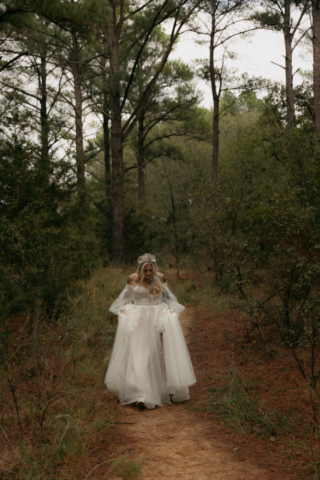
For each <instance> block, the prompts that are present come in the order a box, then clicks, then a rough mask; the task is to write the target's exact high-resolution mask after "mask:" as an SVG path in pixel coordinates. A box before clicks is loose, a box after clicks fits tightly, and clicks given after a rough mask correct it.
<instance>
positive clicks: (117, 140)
mask: <svg viewBox="0 0 320 480" xmlns="http://www.w3.org/2000/svg"><path fill="white" fill-rule="evenodd" d="M109 18H110V20H111V24H110V26H111V29H110V30H111V31H110V36H109V39H110V40H109V42H110V43H109V45H110V48H109V51H110V81H109V87H110V113H111V155H112V238H111V260H112V261H113V262H115V263H122V262H123V260H124V257H123V254H124V251H123V250H124V239H123V221H124V189H123V184H124V171H123V135H122V125H121V104H120V81H119V58H118V49H119V40H118V36H117V31H116V26H115V25H114V22H115V16H113V14H111V15H110V17H109Z"/></svg>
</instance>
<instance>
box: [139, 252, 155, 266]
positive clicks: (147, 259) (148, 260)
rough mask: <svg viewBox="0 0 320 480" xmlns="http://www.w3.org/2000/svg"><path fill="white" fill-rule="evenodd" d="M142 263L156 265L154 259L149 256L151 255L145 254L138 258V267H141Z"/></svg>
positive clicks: (152, 256)
mask: <svg viewBox="0 0 320 480" xmlns="http://www.w3.org/2000/svg"><path fill="white" fill-rule="evenodd" d="M142 263H152V264H153V265H154V264H155V263H156V257H155V256H154V255H151V253H145V254H144V255H141V257H139V258H138V265H142Z"/></svg>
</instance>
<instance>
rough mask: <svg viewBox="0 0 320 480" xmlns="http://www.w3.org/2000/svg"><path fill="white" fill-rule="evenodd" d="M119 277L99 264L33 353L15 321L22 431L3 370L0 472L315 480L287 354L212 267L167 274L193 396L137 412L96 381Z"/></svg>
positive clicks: (305, 416)
mask: <svg viewBox="0 0 320 480" xmlns="http://www.w3.org/2000/svg"><path fill="white" fill-rule="evenodd" d="M127 277H128V271H123V272H121V271H120V272H119V271H117V270H115V269H111V268H110V269H101V270H99V271H97V272H96V273H95V275H94V276H93V277H92V279H90V281H88V282H87V284H86V285H85V287H84V291H83V293H81V295H79V297H77V298H75V300H74V306H73V309H72V313H71V314H70V316H69V317H66V318H65V319H63V318H62V320H61V321H60V322H59V323H57V322H44V323H42V324H41V328H40V329H39V331H38V337H37V338H38V344H37V345H36V346H37V349H38V350H37V355H34V353H33V352H34V349H35V346H34V343H33V341H34V336H33V335H30V331H29V330H28V328H27V322H26V319H25V318H24V317H23V316H21V317H19V316H17V317H16V318H15V319H14V322H12V324H11V329H12V332H13V333H12V338H13V341H14V343H13V346H14V347H15V348H16V346H17V345H18V346H19V348H20V350H19V349H18V348H16V350H17V351H19V357H17V359H16V360H15V363H13V364H12V365H11V367H10V368H11V370H9V371H8V372H7V373H6V372H5V373H6V375H8V379H9V380H10V378H11V377H10V376H9V375H12V379H14V381H15V385H17V387H16V390H15V392H16V397H17V399H18V404H17V405H18V408H19V412H20V418H21V427H22V428H20V429H19V425H18V422H17V418H16V417H17V416H16V409H15V406H14V402H13V398H12V392H11V391H10V389H9V388H8V379H7V378H6V376H4V375H3V376H2V377H1V378H2V380H1V382H2V383H1V382H0V386H1V387H2V390H1V391H2V397H1V398H0V407H1V408H0V413H1V415H0V420H1V422H0V478H1V479H6V480H42V479H48V480H56V479H61V480H79V479H83V480H98V479H99V480H103V479H105V480H106V479H108V480H115V478H118V479H119V478H122V479H123V480H132V479H134V478H136V479H140V478H141V480H146V479H149V480H160V479H161V480H162V479H166V480H173V479H179V480H180V479H181V480H192V479H194V480H204V479H210V480H219V479H221V480H241V479H244V478H245V479H247V480H251V479H252V480H258V479H259V480H284V479H288V480H319V479H320V475H319V471H318V470H319V466H320V443H319V441H318V440H317V439H316V438H315V434H314V430H313V422H312V409H311V406H310V397H309V391H308V388H307V386H306V383H305V382H304V380H303V378H302V376H301V374H300V372H299V371H298V369H297V365H296V364H295V363H294V359H293V358H292V357H290V355H289V353H290V352H288V351H286V350H285V349H284V348H283V347H282V346H281V344H280V343H279V342H278V340H277V338H278V337H277V332H276V331H272V330H271V329H270V330H268V332H267V333H268V338H269V339H270V343H271V345H272V352H271V354H268V353H267V352H266V348H265V345H264V343H263V341H262V339H261V337H260V336H259V333H258V332H255V331H253V332H251V333H249V334H248V331H250V328H251V327H250V324H249V325H248V323H247V322H248V319H246V318H245V317H244V316H243V314H241V312H240V311H239V310H238V309H236V308H234V305H235V304H234V298H233V297H232V295H230V294H227V293H223V292H221V289H219V288H217V287H215V286H214V283H213V279H212V278H211V277H212V275H211V273H210V272H207V273H203V274H202V275H199V274H198V273H197V274H194V275H193V274H190V275H189V276H188V278H187V279H183V280H181V279H178V280H177V279H176V277H174V275H173V274H171V276H170V277H169V281H170V285H172V287H173V291H174V292H175V294H176V295H177V296H178V298H179V300H180V301H181V303H183V304H186V305H189V306H188V307H187V308H186V310H185V311H184V312H183V314H182V315H181V324H182V328H183V330H184V334H185V337H186V340H187V343H188V348H189V351H190V355H191V359H192V362H193V365H194V369H195V374H196V378H197V383H196V384H195V385H194V386H193V387H191V389H190V394H191V399H190V401H187V402H182V403H178V404H174V403H173V404H172V405H170V406H166V407H156V408H155V409H153V410H143V411H141V410H139V409H138V408H137V407H136V406H131V405H129V406H121V405H119V404H118V402H117V396H116V395H115V394H114V393H112V392H107V390H106V389H105V388H103V379H104V376H105V371H106V368H107V364H108V361H109V359H110V353H111V348H112V343H113V339H114V332H115V327H116V320H115V319H114V318H113V317H112V316H111V315H110V314H109V306H110V302H111V300H112V299H113V298H115V297H116V294H117V292H119V291H120V290H121V288H122V285H123V284H124V283H125V281H126V278H127ZM210 282H211V283H210ZM259 288H261V287H259ZM190 305H192V306H190ZM106 347H107V348H106ZM11 357H12V358H13V359H15V357H13V356H12V355H11ZM11 357H10V358H11ZM305 358H306V360H305V362H308V358H307V357H305ZM36 367H37V368H36ZM4 387H6V389H5V388H4ZM316 393H317V395H318V396H320V391H317V392H316ZM140 469H141V474H139V471H140ZM116 475H117V476H116Z"/></svg>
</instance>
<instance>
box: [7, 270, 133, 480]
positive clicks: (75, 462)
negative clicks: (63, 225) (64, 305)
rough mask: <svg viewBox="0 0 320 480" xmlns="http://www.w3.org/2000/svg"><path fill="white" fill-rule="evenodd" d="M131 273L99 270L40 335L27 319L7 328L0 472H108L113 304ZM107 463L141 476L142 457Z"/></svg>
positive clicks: (70, 475) (18, 475)
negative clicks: (104, 462)
mask: <svg viewBox="0 0 320 480" xmlns="http://www.w3.org/2000/svg"><path fill="white" fill-rule="evenodd" d="M128 273H129V272H128V271H126V270H119V269H115V268H107V269H101V270H98V271H97V272H96V273H95V274H94V275H93V277H92V278H91V279H90V280H89V281H88V282H86V283H82V284H81V285H80V287H81V288H80V292H81V293H80V294H78V295H77V296H76V297H71V296H70V298H69V308H68V311H67V312H66V313H65V314H64V315H62V316H61V318H60V319H59V321H58V322H52V321H48V320H47V319H46V318H41V319H40V321H39V326H38V329H37V333H36V338H35V335H34V334H32V326H31V325H30V323H29V322H28V318H23V317H17V318H13V319H11V321H10V325H4V326H2V327H1V328H2V331H1V352H2V357H3V358H4V360H5V361H4V362H2V364H1V367H0V439H1V444H2V448H1V454H0V478H1V479H10V480H18V479H19V480H29V479H30V480H31V479H32V480H38V479H39V480H40V479H41V480H43V479H44V478H45V479H46V480H51V479H52V480H54V479H57V478H59V479H68V480H78V479H79V478H85V476H86V475H87V474H89V473H90V472H91V471H92V470H93V469H94V468H95V467H96V466H97V467H98V468H96V469H95V471H94V472H93V473H92V475H90V477H88V478H92V479H98V478H103V477H104V476H105V473H106V471H105V468H104V466H101V467H99V465H100V464H101V463H102V462H101V456H102V457H104V458H106V456H107V454H106V452H108V451H109V450H110V446H111V445H112V443H113V442H114V438H113V427H114V421H115V418H116V416H117V411H118V407H117V404H116V397H115V396H114V395H112V394H110V393H107V391H106V388H105V386H104V384H103V380H104V376H105V372H106V368H107V365H108V361H109V358H110V354H111V348H112V345H113V341H114V336H115V330H116V321H115V320H114V319H113V317H112V315H111V314H110V312H109V306H110V303H111V301H112V300H114V299H115V298H116V296H117V295H118V294H119V293H120V291H121V290H122V288H123V287H124V285H125V282H126V279H127V277H128ZM77 290H79V289H77ZM18 415H19V419H20V424H21V430H20V428H19V421H18ZM108 449H109V450H108ZM111 450H112V449H111ZM108 469H109V470H110V472H111V473H112V474H113V475H117V476H118V478H123V479H130V478H137V476H138V473H139V471H140V470H139V469H140V464H139V463H137V462H135V461H134V460H132V459H129V458H127V457H120V458H119V459H113V460H112V461H111V460H110V464H109V466H108Z"/></svg>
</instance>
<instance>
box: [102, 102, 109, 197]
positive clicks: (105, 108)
mask: <svg viewBox="0 0 320 480" xmlns="http://www.w3.org/2000/svg"><path fill="white" fill-rule="evenodd" d="M103 144H104V178H105V184H106V195H107V197H108V198H109V196H110V186H111V177H110V173H111V172H110V139H109V95H108V94H107V93H104V95H103Z"/></svg>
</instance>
